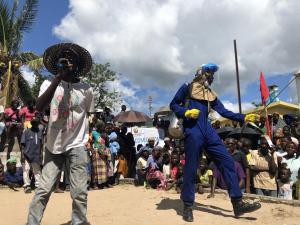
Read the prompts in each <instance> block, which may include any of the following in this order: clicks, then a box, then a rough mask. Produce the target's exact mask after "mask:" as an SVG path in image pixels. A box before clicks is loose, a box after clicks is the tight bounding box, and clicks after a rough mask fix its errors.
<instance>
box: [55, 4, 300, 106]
mask: <svg viewBox="0 0 300 225" xmlns="http://www.w3.org/2000/svg"><path fill="white" fill-rule="evenodd" d="M299 10H300V1H298V0H289V1H287V0H285V1H272V0H252V1H243V0H188V1H186V0H131V1H124V0H115V1H107V0H85V1H82V0H70V11H69V13H68V14H67V15H66V16H65V17H64V18H63V19H62V21H61V23H60V24H59V25H58V26H57V27H55V28H54V33H55V34H56V35H57V36H58V37H60V38H61V39H63V40H68V41H73V42H77V43H79V44H81V45H83V46H85V47H86V48H87V49H89V50H90V51H91V53H92V55H93V56H94V58H95V60H96V61H97V62H102V63H104V62H110V63H111V65H112V66H113V68H114V69H115V70H117V71H118V72H120V73H122V74H124V76H126V78H128V79H130V80H131V81H132V82H133V83H134V85H137V86H139V87H141V88H145V87H146V88H149V87H154V86H159V87H161V88H165V89H166V90H172V91H174V89H175V88H177V87H178V83H179V82H182V81H183V80H190V79H191V78H192V75H191V74H193V72H194V70H195V68H196V67H197V66H198V65H201V64H202V63H205V62H210V61H212V62H216V63H218V64H219V65H220V71H219V75H218V76H217V77H216V80H215V84H214V88H215V89H216V91H217V92H218V93H219V94H221V95H222V94H224V93H234V92H235V85H236V84H235V64H234V53H233V39H237V45H238V46H237V47H238V55H239V68H240V79H241V88H242V93H243V91H244V90H245V87H246V86H247V84H249V83H251V82H254V81H256V80H258V78H259V72H260V71H261V70H262V71H264V72H265V74H276V73H280V72H287V71H292V70H295V69H297V67H299V57H298V55H299V50H300V45H299V43H298V42H299V39H300V32H297V28H298V27H299V26H300V17H299V16H298V12H299ZM127 91H129V90H127ZM128 94H130V93H128ZM143 104H144V103H143Z"/></svg>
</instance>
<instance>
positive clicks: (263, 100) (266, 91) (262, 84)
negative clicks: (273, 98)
mask: <svg viewBox="0 0 300 225" xmlns="http://www.w3.org/2000/svg"><path fill="white" fill-rule="evenodd" d="M260 93H261V103H262V104H263V105H266V102H267V99H268V97H269V95H270V93H269V89H268V86H267V84H266V81H265V78H264V74H263V73H262V72H260Z"/></svg>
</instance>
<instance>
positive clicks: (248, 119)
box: [245, 113, 260, 123]
mask: <svg viewBox="0 0 300 225" xmlns="http://www.w3.org/2000/svg"><path fill="white" fill-rule="evenodd" d="M259 119H260V116H259V115H258V114H254V113H250V114H248V115H246V116H245V122H246V123H247V122H252V123H254V122H256V121H259Z"/></svg>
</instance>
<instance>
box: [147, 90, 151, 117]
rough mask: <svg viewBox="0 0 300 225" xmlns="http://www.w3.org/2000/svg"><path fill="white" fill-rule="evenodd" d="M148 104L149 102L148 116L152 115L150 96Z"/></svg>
mask: <svg viewBox="0 0 300 225" xmlns="http://www.w3.org/2000/svg"><path fill="white" fill-rule="evenodd" d="M148 104H149V116H150V117H151V116H152V96H151V95H150V96H149V97H148Z"/></svg>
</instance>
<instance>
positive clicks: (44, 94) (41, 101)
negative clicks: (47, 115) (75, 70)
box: [36, 76, 61, 112]
mask: <svg viewBox="0 0 300 225" xmlns="http://www.w3.org/2000/svg"><path fill="white" fill-rule="evenodd" d="M60 81H61V77H59V76H55V77H54V79H53V80H52V81H51V84H50V85H49V86H48V87H44V88H45V89H46V90H42V88H43V84H44V85H45V83H43V84H42V86H41V90H40V93H41V94H40V96H39V97H38V99H37V101H36V109H37V111H39V112H42V111H43V110H44V109H45V108H46V106H47V105H49V104H50V102H51V100H52V98H53V96H54V93H55V91H56V88H57V86H58V85H59V83H60ZM44 82H49V81H47V80H46V81H44Z"/></svg>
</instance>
